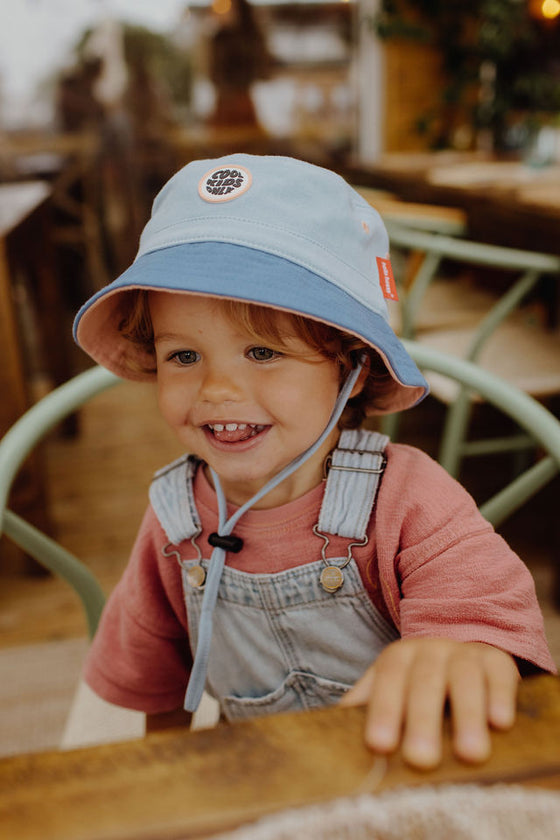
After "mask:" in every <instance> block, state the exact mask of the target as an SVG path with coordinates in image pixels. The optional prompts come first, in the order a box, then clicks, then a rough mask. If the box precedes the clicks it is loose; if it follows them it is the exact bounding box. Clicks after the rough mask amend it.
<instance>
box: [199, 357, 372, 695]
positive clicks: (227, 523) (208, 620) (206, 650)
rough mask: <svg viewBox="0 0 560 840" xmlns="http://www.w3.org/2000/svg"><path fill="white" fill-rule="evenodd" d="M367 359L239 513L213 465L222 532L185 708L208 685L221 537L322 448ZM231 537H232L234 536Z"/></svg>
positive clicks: (214, 555) (222, 560)
mask: <svg viewBox="0 0 560 840" xmlns="http://www.w3.org/2000/svg"><path fill="white" fill-rule="evenodd" d="M363 364H364V359H363V358H362V359H361V360H360V361H359V362H358V364H357V365H356V367H355V368H354V369H353V370H352V371H351V373H350V374H349V375H348V377H347V378H346V381H345V382H344V384H343V386H342V388H341V389H340V392H339V394H338V397H337V399H336V402H335V404H334V408H333V410H332V414H331V416H330V418H329V422H328V423H327V425H326V427H325V429H324V430H323V432H322V433H321V435H320V436H319V437H318V438H317V440H316V441H315V443H312V444H311V446H310V447H308V449H306V450H305V451H304V452H302V453H301V455H298V456H297V457H296V458H294V460H293V461H291V462H290V463H289V464H288V465H287V466H286V467H284V468H283V469H282V470H280V472H279V473H277V474H276V475H275V476H274V477H273V478H271V479H270V481H268V482H267V483H266V484H265V485H264V486H263V487H261V489H260V490H259V491H258V492H257V493H255V495H254V496H252V497H251V498H250V499H249V500H248V501H247V502H245V504H243V505H242V506H241V507H240V508H238V510H236V511H235V513H234V514H233V515H232V516H231V517H230V518H229V519H227V501H226V497H225V495H224V491H223V490H222V485H221V484H220V479H219V477H218V475H217V473H215V472H214V470H213V469H212V467H210V472H211V474H212V479H213V481H214V487H215V490H216V495H217V497H218V522H219V524H218V531H217V534H216V535H215V536H216V537H217V538H218V539H217V540H215V541H214V545H215V548H214V549H213V551H212V555H211V557H210V562H209V566H208V575H207V577H206V583H205V586H204V596H203V599H202V607H201V613H200V622H199V626H198V644H197V648H196V655H195V659H194V664H193V668H192V671H191V675H190V679H189V684H188V688H187V693H186V696H185V709H186V711H188V712H194V711H196V709H197V708H198V705H199V703H200V700H201V697H202V692H203V691H204V685H205V682H206V671H207V669H208V657H209V654H210V644H211V641H212V620H213V615H214V607H215V605H216V599H217V597H218V588H219V585H220V579H221V577H222V571H223V568H224V563H225V559H226V549H225V548H224V547H222V546H221V545H216V542H219V541H220V540H219V538H225V539H224V540H223V543H224V544H227V538H228V537H230V535H231V532H232V531H233V529H234V528H235V525H236V524H237V522H238V521H239V519H240V518H241V517H242V516H243V514H244V513H245V512H246V511H247V510H249V508H251V507H253V505H255V504H256V503H257V502H258V501H260V500H261V499H262V498H263V496H266V494H267V493H269V492H270V491H271V490H273V489H274V488H275V487H277V486H278V484H280V483H281V482H282V481H284V479H285V478H287V477H288V476H289V475H291V474H292V473H293V472H295V471H296V470H297V469H298V468H299V467H300V466H301V465H302V464H304V463H305V462H306V461H307V460H308V459H309V458H311V456H312V455H314V454H315V452H316V451H317V450H318V449H319V448H320V447H321V445H322V444H323V442H324V441H325V439H326V438H327V437H328V436H329V435H330V433H331V432H332V430H333V429H334V427H335V426H336V424H337V423H338V421H339V419H340V416H341V414H342V412H343V411H344V408H345V406H346V403H347V402H348V399H349V397H350V394H351V393H352V389H353V388H354V385H355V384H356V382H357V381H358V377H359V375H360V373H361V371H362V368H363ZM230 539H231V537H230Z"/></svg>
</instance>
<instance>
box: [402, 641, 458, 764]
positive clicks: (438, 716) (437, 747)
mask: <svg viewBox="0 0 560 840" xmlns="http://www.w3.org/2000/svg"><path fill="white" fill-rule="evenodd" d="M446 693H447V680H446V667H445V651H444V648H443V647H441V648H440V647H439V646H437V645H434V646H433V647H430V648H425V649H424V650H423V651H422V654H421V655H420V656H419V657H418V658H416V659H415V660H414V662H413V663H412V666H411V672H410V675H409V684H408V699H407V704H406V725H405V733H404V738H403V744H402V753H403V758H404V760H405V761H407V762H408V763H409V764H412V765H413V766H415V767H419V768H422V769H427V768H430V767H435V766H436V765H437V764H439V762H440V760H441V751H442V724H443V713H444V706H445V698H446Z"/></svg>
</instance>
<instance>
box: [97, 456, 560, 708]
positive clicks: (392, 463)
mask: <svg viewBox="0 0 560 840" xmlns="http://www.w3.org/2000/svg"><path fill="white" fill-rule="evenodd" d="M323 489H324V486H323V485H322V484H321V485H319V486H318V487H316V488H314V489H313V490H311V491H310V492H309V493H307V494H306V495H305V496H303V497H301V498H300V499H297V500H296V501H294V502H291V503H289V504H287V505H283V506H281V507H278V508H272V509H269V510H249V511H248V512H247V513H246V514H245V515H244V516H243V517H242V518H241V520H240V521H239V523H238V524H237V525H236V528H235V533H236V534H238V535H239V536H240V537H242V539H243V543H244V547H243V550H242V551H241V552H240V553H239V554H229V555H228V559H227V562H228V564H230V565H232V566H235V567H236V568H238V569H240V570H242V571H249V572H251V571H252V572H259V573H261V574H262V573H265V574H266V573H274V572H279V571H282V570H284V569H287V568H290V567H291V566H293V565H300V564H304V563H309V562H314V561H316V560H318V559H319V557H320V550H321V546H322V542H323V541H322V540H321V539H320V538H318V537H316V536H315V535H314V534H313V532H312V528H313V525H315V524H316V522H317V521H318V518H319V510H320V506H321V500H322V496H323ZM194 491H195V498H196V503H197V507H198V512H199V515H200V518H201V522H202V526H203V531H202V534H201V535H200V537H199V538H198V544H199V545H200V546H201V548H202V550H203V553H204V555H205V556H206V557H208V556H209V555H210V551H211V550H210V548H209V546H208V542H207V537H208V535H209V534H210V533H211V532H212V531H214V530H215V529H216V525H217V517H218V514H217V502H216V496H215V494H214V491H213V489H212V488H211V486H210V485H209V484H208V482H207V480H206V478H205V476H204V473H203V470H201V469H199V470H198V471H197V474H196V476H195V480H194ZM234 510H235V508H234V507H230V508H229V512H228V515H230V514H231V513H232V512H233V511H234ZM368 534H369V543H368V544H367V545H366V546H364V547H356V548H355V549H353V554H354V558H355V560H356V562H357V564H358V568H359V570H360V573H361V576H362V580H363V582H364V586H365V588H366V590H367V591H368V594H369V595H370V597H371V599H372V601H373V602H374V604H375V605H376V607H377V608H378V609H379V610H380V611H381V612H382V614H383V615H384V616H385V617H386V618H387V619H388V620H389V621H391V622H392V623H393V624H394V625H395V627H396V628H397V629H398V631H399V633H400V635H401V636H402V637H412V636H417V637H418V636H432V637H433V636H439V637H442V636H443V637H448V638H453V639H457V640H461V641H478V642H486V643H488V644H491V645H494V646H496V647H499V648H501V649H503V650H505V651H507V652H509V653H511V654H512V655H514V656H515V657H518V658H519V659H522V660H526V661H527V662H529V663H532V664H533V665H535V666H537V668H541V669H543V670H547V671H552V672H555V666H554V662H553V660H552V658H551V656H550V652H549V650H548V647H547V643H546V639H545V635H544V626H543V620H542V615H541V613H540V609H539V606H538V603H537V599H536V595H535V588H534V584H533V580H532V577H531V575H530V573H529V571H528V570H527V568H526V566H525V565H524V564H523V563H522V561H521V560H520V559H519V558H518V557H517V555H516V554H514V552H513V551H512V550H511V549H510V548H509V547H508V546H507V544H506V543H505V542H504V540H503V539H502V538H501V537H500V536H498V535H497V534H496V533H495V532H494V531H493V529H492V527H491V526H490V525H489V524H488V523H487V522H486V521H485V520H484V519H483V518H482V517H481V515H480V513H479V512H478V510H477V508H476V505H475V503H474V501H473V500H472V498H471V497H470V496H469V495H468V493H467V492H466V491H465V490H464V489H463V488H462V487H461V486H460V485H459V484H458V483H457V482H456V481H455V480H454V479H452V478H450V477H449V475H448V474H447V473H446V472H445V471H444V470H443V469H442V468H441V467H440V466H439V465H438V464H437V463H436V462H435V461H433V460H432V459H431V458H429V457H428V456H427V455H426V454H424V453H423V452H421V451H420V450H418V449H415V448H413V447H410V446H404V445H400V444H390V445H389V446H388V447H387V467H386V470H385V473H384V475H383V479H382V482H381V486H380V489H379V493H378V497H377V501H376V504H375V507H374V510H373V514H372V517H371V519H370V523H369V528H368ZM167 543H168V540H167V538H166V536H165V533H164V532H163V530H162V528H161V526H160V524H159V522H158V520H157V518H156V516H155V513H154V511H153V509H152V508H151V507H148V509H147V511H146V514H145V516H144V520H143V522H142V525H141V527H140V530H139V533H138V536H137V539H136V542H135V545H134V548H133V551H132V555H131V558H130V561H129V563H128V566H127V568H126V570H125V572H124V574H123V577H122V579H121V581H120V582H119V584H118V585H117V586H116V587H115V589H114V591H113V593H112V594H111V597H110V598H109V600H108V602H107V605H106V608H105V610H104V612H103V616H102V619H101V623H100V626H99V629H98V632H97V634H96V636H95V638H94V640H93V643H92V646H91V648H90V651H89V654H88V657H87V660H86V663H85V673H84V676H85V679H86V681H87V682H88V684H89V685H90V687H91V688H92V689H93V690H94V691H96V692H97V693H98V694H99V695H100V696H101V697H103V698H104V699H106V700H108V701H109V702H112V703H116V704H117V705H121V706H126V707H129V708H132V709H138V710H140V711H144V712H146V713H157V712H165V711H171V710H174V709H178V708H180V707H182V704H183V700H184V694H185V690H186V685H187V682H188V678H189V673H190V668H191V666H192V658H191V653H190V649H189V643H188V629H187V617H186V608H185V603H184V600H183V593H182V584H181V575H180V568H179V565H178V563H177V560H176V559H174V558H170V557H164V556H163V554H162V548H163V547H164V546H165V545H166V544H167ZM346 545H347V540H345V539H342V538H333V540H332V543H331V546H330V547H329V553H331V550H332V552H333V554H334V553H335V551H336V549H337V547H340V549H341V551H340V553H341V554H345V553H346V551H345V547H346ZM286 549H287V550H286ZM179 550H180V553H181V556H182V557H183V558H184V559H189V558H192V557H194V556H195V554H196V553H195V551H194V548H193V547H192V545H191V544H190V542H189V541H185V542H183V543H182V544H181V546H180V547H179Z"/></svg>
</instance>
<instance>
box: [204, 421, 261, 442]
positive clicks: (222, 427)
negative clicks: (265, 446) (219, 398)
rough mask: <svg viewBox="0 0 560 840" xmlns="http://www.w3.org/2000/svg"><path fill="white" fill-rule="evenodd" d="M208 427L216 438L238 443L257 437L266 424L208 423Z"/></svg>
mask: <svg viewBox="0 0 560 840" xmlns="http://www.w3.org/2000/svg"><path fill="white" fill-rule="evenodd" d="M206 428H207V429H209V430H210V432H211V433H212V434H213V435H214V437H215V438H216V440H219V441H222V442H224V443H238V442H239V441H243V440H249V439H250V438H253V437H256V436H257V435H258V434H260V432H262V431H263V429H265V428H266V426H261V425H259V424H258V423H208V425H207V427H206Z"/></svg>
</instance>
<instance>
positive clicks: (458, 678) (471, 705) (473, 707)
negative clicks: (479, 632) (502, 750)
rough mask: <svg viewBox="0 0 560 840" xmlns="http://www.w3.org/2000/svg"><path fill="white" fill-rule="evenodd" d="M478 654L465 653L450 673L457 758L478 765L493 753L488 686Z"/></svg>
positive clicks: (474, 652)
mask: <svg viewBox="0 0 560 840" xmlns="http://www.w3.org/2000/svg"><path fill="white" fill-rule="evenodd" d="M476 653H477V652H476V651H475V650H472V649H471V650H469V649H467V648H465V649H464V655H463V656H461V657H459V658H458V659H457V660H455V661H454V662H453V663H452V665H451V667H450V673H449V700H450V703H451V710H452V718H453V748H454V752H455V754H456V755H457V757H458V758H461V759H462V760H463V761H467V762H471V763H474V764H477V763H479V762H482V761H485V760H486V759H487V758H488V756H489V754H490V749H491V744H490V734H489V732H488V685H487V680H486V673H485V671H484V668H483V667H482V663H481V661H480V658H479V656H478V655H476Z"/></svg>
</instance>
